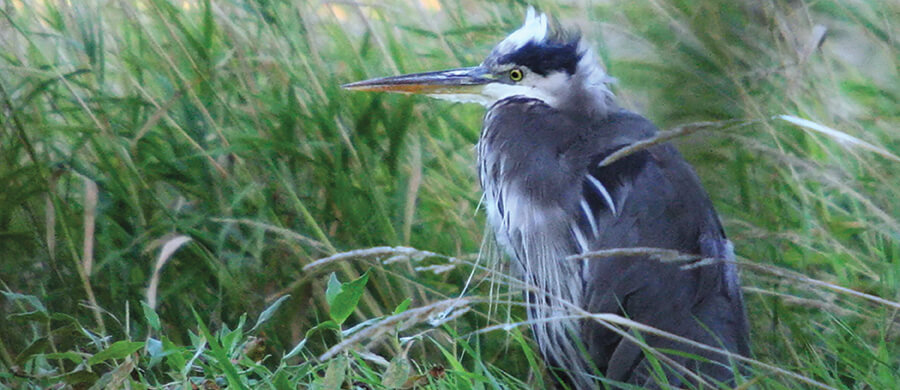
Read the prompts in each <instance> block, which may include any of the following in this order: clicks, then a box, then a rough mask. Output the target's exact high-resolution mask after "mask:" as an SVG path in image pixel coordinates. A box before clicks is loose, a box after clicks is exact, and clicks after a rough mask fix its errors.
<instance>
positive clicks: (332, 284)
mask: <svg viewBox="0 0 900 390" xmlns="http://www.w3.org/2000/svg"><path fill="white" fill-rule="evenodd" d="M340 292H341V282H340V281H339V280H338V278H337V275H335V274H334V272H332V273H331V276H330V277H329V278H328V287H327V288H326V289H325V300H326V301H327V302H328V306H329V307H330V306H331V305H333V304H334V298H336V297H337V295H338V293H340Z"/></svg>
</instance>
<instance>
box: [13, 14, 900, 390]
mask: <svg viewBox="0 0 900 390" xmlns="http://www.w3.org/2000/svg"><path fill="white" fill-rule="evenodd" d="M526 5H527V4H525V3H524V2H519V1H502V2H496V3H481V2H476V1H467V0H417V1H385V2H344V1H302V0H227V1H226V0H223V1H210V0H206V1H201V0H191V1H181V0H138V1H130V0H120V1H116V0H87V1H77V2H76V1H65V0H44V1H41V0H0V188H2V190H0V205H2V206H0V258H2V260H0V289H2V292H3V296H2V298H0V387H2V388H23V389H24V388H45V387H53V388H91V387H93V388H103V387H109V388H138V389H139V388H184V389H190V388H219V387H226V386H227V387H228V388H277V389H282V388H298V387H301V388H305V387H310V388H339V387H340V386H341V384H342V383H346V384H349V383H355V384H356V386H357V387H361V388H409V387H412V386H414V385H419V386H429V387H431V388H479V389H480V388H498V387H504V388H535V387H543V386H544V384H545V380H546V374H545V373H544V372H543V371H542V367H541V363H540V359H539V358H538V357H537V354H536V352H535V350H534V349H533V347H532V345H531V344H530V341H529V340H528V337H529V332H528V329H527V325H521V324H520V323H518V322H517V321H522V315H521V310H520V309H519V308H518V307H517V305H516V304H515V302H516V301H517V300H518V296H519V294H518V293H517V292H516V290H515V289H514V288H510V287H509V284H510V282H509V280H508V279H507V278H505V277H504V276H503V274H504V271H503V266H504V265H503V264H502V263H500V264H499V265H498V266H493V267H491V266H488V265H487V264H486V263H485V262H484V261H481V262H478V261H476V259H477V258H478V253H479V251H481V250H482V241H483V240H482V237H483V232H484V221H483V215H482V212H480V211H479V210H478V202H479V197H480V192H479V188H478V185H477V180H476V177H475V171H474V169H473V165H474V163H473V145H474V143H475V142H476V141H477V138H478V134H479V130H480V126H479V125H480V120H481V115H482V114H483V109H482V108H479V107H470V106H462V105H450V104H445V103H440V102H432V101H430V100H428V99H426V98H421V97H407V96H393V95H391V96H388V95H383V94H361V93H350V92H347V91H343V90H341V89H340V87H339V86H340V85H341V84H343V83H346V82H350V81H355V80H360V79H364V78H369V77H375V76H382V75H391V74H396V73H399V72H414V71H425V70H433V69H444V68H449V67H456V66H465V65H472V64H476V63H478V62H480V61H481V59H482V58H483V56H485V55H486V54H487V53H488V52H489V51H490V49H491V47H492V46H493V44H495V43H496V42H498V41H499V40H500V39H502V38H503V37H504V36H505V34H507V33H509V32H510V31H512V30H514V29H516V28H518V26H519V25H520V23H521V21H522V19H523V14H524V10H525V7H526ZM534 5H535V6H536V7H537V8H538V9H539V10H541V11H544V12H547V13H549V14H552V15H553V16H554V17H556V18H557V19H558V20H559V21H561V24H562V25H564V26H577V27H578V28H580V29H581V31H582V32H583V34H584V35H586V36H587V37H589V39H590V40H591V41H592V42H595V48H596V50H597V51H598V53H599V54H600V57H601V58H602V60H603V61H604V64H605V66H606V67H607V69H608V71H609V73H610V74H611V75H613V76H614V77H616V78H617V79H618V83H617V84H616V85H615V90H616V92H617V95H618V96H619V98H620V100H621V101H622V102H623V104H624V105H625V106H626V107H629V108H631V109H633V110H635V111H637V112H640V113H642V114H644V115H646V116H648V117H649V118H651V119H652V120H654V121H655V122H656V123H657V124H658V125H659V126H660V127H661V128H674V127H676V126H679V125H684V124H689V123H693V122H698V121H731V120H736V121H737V125H735V123H731V122H729V123H731V124H730V125H728V126H717V127H713V128H709V129H706V130H701V131H699V132H696V133H693V134H692V135H689V136H685V137H681V138H680V139H678V140H677V143H678V144H679V146H680V147H681V149H682V150H683V151H684V152H685V154H686V156H687V158H688V159H689V160H690V161H691V162H692V163H693V164H694V165H695V166H696V168H697V170H698V173H699V174H700V177H701V178H702V180H703V182H704V184H705V185H706V187H707V189H708V190H709V192H710V194H711V196H712V198H713V200H714V202H715V205H716V207H717V208H718V210H719V212H720V214H721V216H722V218H723V220H724V222H725V225H726V229H727V231H728V233H729V234H730V236H731V238H732V240H733V241H734V243H735V246H736V248H737V253H738V255H739V256H740V258H741V260H742V261H743V262H745V265H744V266H743V271H742V274H743V282H744V285H745V294H746V297H747V304H748V307H749V313H750V318H751V321H752V338H753V350H754V358H755V359H756V360H757V361H758V363H757V364H754V365H753V369H752V370H751V371H750V372H749V373H748V375H747V378H746V381H744V382H742V384H741V386H742V387H748V386H756V387H759V388H765V389H786V388H790V389H794V388H835V389H897V388H900V341H898V337H900V319H898V313H900V303H898V302H900V220H898V215H900V201H898V194H900V158H898V154H900V152H898V151H900V131H898V129H900V74H898V65H900V29H898V27H897V26H898V25H900V24H898V16H900V3H898V2H895V1H877V0H873V1H859V0H817V1H809V0H796V1H772V0H769V1H733V0H709V1H704V2H693V1H684V0H652V1H639V2H638V1H595V2H591V1H565V2H560V3H555V2H549V1H535V2H534ZM373 247H376V248H375V249H367V248H373ZM377 247H381V248H377ZM412 248H416V249H412ZM353 250H356V251H355V252H349V253H346V252H347V251H353ZM484 251H485V252H489V251H490V248H489V247H486V248H485V249H484ZM339 253H343V254H341V255H337V254H339ZM333 255H337V256H336V257H330V258H329V256H333ZM323 258H325V259H326V260H325V261H321V262H316V261H317V260H318V259H323ZM361 275H364V276H361ZM463 286H468V287H467V289H466V290H465V291H464V290H463ZM460 295H464V296H466V297H468V298H467V300H465V301H453V300H452V298H455V297H458V296H460ZM285 297H287V298H285ZM448 299H451V300H448ZM489 301H490V302H493V303H489ZM440 314H446V315H444V316H441V315H440ZM251 324H254V325H252V326H251ZM301 340H302V341H301Z"/></svg>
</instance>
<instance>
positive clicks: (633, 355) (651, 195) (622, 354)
mask: <svg viewBox="0 0 900 390" xmlns="http://www.w3.org/2000/svg"><path fill="white" fill-rule="evenodd" d="M600 127H601V128H600V129H597V131H598V132H600V133H601V134H607V136H606V137H605V138H606V140H607V142H608V141H609V139H610V138H609V137H610V136H608V135H609V134H616V137H617V138H619V139H624V140H627V139H628V138H629V135H631V136H632V137H633V138H643V137H645V136H646V134H648V133H652V132H655V128H654V127H653V125H652V124H651V123H650V122H649V121H648V120H646V119H644V118H642V117H640V116H638V115H635V114H631V113H627V112H622V113H619V114H614V115H612V116H611V117H610V118H609V120H607V121H606V122H604V123H602V124H601V126H600ZM598 138H604V137H598ZM622 146H624V144H618V145H617V144H612V145H610V144H609V143H607V144H606V148H605V149H601V150H600V152H595V153H594V154H592V155H590V157H586V156H580V157H578V158H581V159H583V160H589V161H591V162H590V163H589V164H588V166H587V169H586V172H585V177H584V182H583V186H582V198H581V200H580V203H579V205H578V206H577V208H578V209H579V210H580V211H581V215H582V218H581V221H580V223H579V230H580V231H581V232H580V233H581V234H582V235H583V236H585V237H588V239H587V241H588V242H587V244H586V245H587V246H588V247H589V248H587V249H590V250H598V249H610V248H622V247H651V248H666V249H675V250H678V251H681V252H685V253H690V254H698V255H701V256H703V257H707V258H717V259H725V260H732V259H733V254H732V252H731V244H730V242H729V241H728V239H727V238H726V237H725V234H724V231H723V229H722V226H721V224H720V222H719V219H718V216H717V215H716V212H715V210H714V209H713V206H712V203H711V202H710V200H709V198H708V196H707V194H706V192H705V191H704V190H703V187H702V185H701V183H700V181H699V179H698V178H697V176H696V174H695V173H694V171H693V169H692V168H691V167H690V165H689V164H688V163H687V162H685V161H684V159H683V158H682V157H681V155H680V154H679V153H678V152H677V151H676V150H675V148H674V147H672V146H671V145H668V144H664V145H659V146H655V147H652V148H649V149H646V150H642V151H639V152H636V153H634V154H631V155H629V156H627V157H625V158H623V159H621V160H618V161H616V162H615V163H613V164H611V165H609V166H606V167H599V166H598V165H597V163H598V162H599V161H600V160H602V159H603V158H604V157H606V156H608V155H609V154H610V153H612V152H613V151H615V150H616V149H618V148H620V147H622ZM598 149H599V148H598ZM577 152H578V151H575V153H577ZM586 152H589V151H586ZM583 246H584V245H583ZM584 282H585V286H584V295H585V296H584V302H586V304H587V308H588V309H589V310H590V311H591V312H595V313H598V312H599V313H618V314H622V315H625V316H627V317H629V318H631V319H633V320H636V321H638V322H641V323H644V324H647V325H650V326H653V327H656V328H659V329H662V330H664V331H667V332H670V333H674V334H677V335H680V336H682V337H687V338H690V339H693V340H696V341H699V342H701V343H704V344H708V345H712V346H715V347H721V348H725V349H727V350H729V351H732V352H736V353H739V354H742V355H747V354H748V353H749V347H748V342H747V326H746V319H745V314H744V308H743V300H742V297H741V292H740V285H739V281H738V275H737V271H736V269H735V266H734V264H733V263H713V264H709V265H705V266H700V267H696V268H691V269H683V268H682V267H681V265H678V264H666V263H662V262H660V261H658V260H655V259H649V258H645V257H627V258H624V257H623V258H612V259H600V260H591V261H590V262H589V263H588V264H587V272H586V278H585V280H584ZM583 332H584V334H583V338H584V340H585V342H586V345H587V346H588V350H589V353H590V354H591V355H592V359H593V361H594V362H595V364H597V366H598V368H600V370H601V371H603V372H605V373H606V374H607V376H608V377H609V378H610V379H614V380H621V381H627V382H631V383H638V384H641V383H643V381H644V380H646V376H647V374H646V369H645V368H642V367H644V366H646V364H647V363H646V361H645V359H644V356H643V353H642V351H641V349H640V348H639V347H637V346H636V345H634V344H632V343H629V342H623V341H622V339H621V338H620V337H619V336H618V335H616V334H615V333H613V332H611V331H610V330H608V329H606V328H604V327H602V326H599V325H597V324H586V325H585V328H584V330H583ZM645 338H646V341H647V342H648V343H649V344H650V345H651V346H654V347H657V348H673V349H678V350H682V351H686V352H689V353H694V354H697V355H699V356H702V357H704V358H707V359H709V360H711V361H712V362H707V363H697V362H693V363H692V362H689V361H686V360H688V359H684V358H678V357H675V359H676V360H679V361H680V362H682V363H684V364H687V365H688V366H689V367H690V366H696V367H695V368H696V369H697V370H698V371H700V372H702V373H703V374H704V375H709V376H711V377H713V378H715V379H718V380H723V381H730V380H731V378H732V376H733V375H732V370H731V369H730V368H729V367H727V364H728V363H727V359H725V358H723V357H722V356H720V355H718V354H713V353H709V352H705V351H702V350H698V349H696V348H689V347H687V346H686V345H683V344H680V343H676V342H674V341H671V340H668V339H666V338H663V337H657V336H652V335H645ZM717 362H718V363H721V364H718V363H717ZM722 364H724V366H723V365H722Z"/></svg>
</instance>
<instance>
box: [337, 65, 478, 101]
mask: <svg viewBox="0 0 900 390" xmlns="http://www.w3.org/2000/svg"><path fill="white" fill-rule="evenodd" d="M491 76H492V75H491V73H490V72H488V71H487V69H486V68H484V67H480V66H476V67H471V68H459V69H450V70H443V71H438V72H425V73H414V74H405V75H401V76H392V77H382V78H377V79H371V80H365V81H357V82H355V83H350V84H344V85H342V86H341V87H342V88H344V89H349V90H353V91H376V92H400V93H415V94H423V95H442V94H453V95H456V94H472V95H477V94H479V93H480V92H481V89H482V87H483V86H484V85H485V84H487V83H490V82H492V81H495V80H494V79H493V78H492V77H491Z"/></svg>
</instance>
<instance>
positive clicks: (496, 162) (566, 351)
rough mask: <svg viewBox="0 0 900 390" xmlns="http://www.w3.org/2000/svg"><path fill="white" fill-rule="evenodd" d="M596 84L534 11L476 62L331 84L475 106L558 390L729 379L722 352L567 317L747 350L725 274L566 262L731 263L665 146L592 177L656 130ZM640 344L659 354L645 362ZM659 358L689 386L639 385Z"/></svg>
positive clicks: (577, 55) (576, 40) (583, 62)
mask: <svg viewBox="0 0 900 390" xmlns="http://www.w3.org/2000/svg"><path fill="white" fill-rule="evenodd" d="M609 80H610V78H609V77H608V76H607V75H606V73H605V72H604V70H603V69H602V67H601V66H600V65H599V63H598V61H597V59H596V58H595V56H594V54H593V52H592V50H591V49H590V47H589V45H588V44H587V43H586V42H585V41H584V40H583V39H582V38H581V37H579V36H572V35H569V36H566V33H564V32H559V31H551V29H549V28H548V25H547V17H546V15H543V14H542V15H539V16H538V15H535V12H534V10H533V9H532V8H529V10H528V13H527V16H526V19H525V24H524V25H523V26H522V27H521V28H520V29H518V30H517V31H515V32H513V33H512V34H511V35H509V36H508V37H507V38H506V39H504V40H503V41H502V42H500V44H498V45H497V46H496V47H495V48H494V50H493V51H492V52H491V54H490V55H489V56H488V57H487V58H486V59H485V60H484V62H482V63H481V65H479V66H475V67H471V68H461V69H453V70H446V71H440V72H429V73H418V74H410V75H403V76H394V77H385V78H379V79H372V80H366V81H360V82H356V83H351V84H347V85H344V88H347V89H352V90H361V91H387V92H403V93H417V94H426V95H429V96H432V97H436V98H442V99H448V100H452V101H458V102H474V103H480V104H483V105H484V106H486V107H487V108H488V109H487V113H486V115H485V117H484V127H483V130H482V133H481V138H480V140H479V141H478V146H477V154H478V172H479V176H480V178H481V185H482V187H483V189H484V205H485V207H486V209H487V217H488V221H489V224H490V225H491V226H492V227H493V230H494V233H495V236H496V238H497V241H498V242H499V243H500V245H501V247H502V248H504V249H505V250H506V252H507V253H508V254H509V256H510V257H511V258H512V259H513V261H514V263H515V264H516V268H518V271H519V272H520V277H521V278H522V280H523V281H524V282H526V283H527V284H528V285H530V286H531V287H532V288H531V289H528V290H527V292H526V300H527V303H528V314H529V318H530V320H531V322H532V323H533V324H532V330H533V332H534V337H535V340H536V341H537V344H538V345H539V347H540V350H541V352H542V354H543V355H544V357H545V359H546V360H547V361H548V363H549V365H550V366H551V367H555V368H556V369H558V370H559V371H561V372H564V373H565V374H564V375H563V376H562V382H563V383H566V384H569V385H572V386H574V387H577V388H591V387H596V386H598V384H599V383H600V382H598V377H603V378H605V379H601V380H602V381H603V383H607V384H610V383H613V386H615V383H630V384H637V385H644V386H652V387H660V386H664V384H665V383H666V382H668V384H670V385H676V386H677V385H679V384H687V383H696V382H698V378H704V380H706V381H709V382H707V383H710V382H711V383H725V384H729V383H733V382H734V380H735V379H734V374H733V373H734V370H733V368H732V364H730V363H729V362H730V360H729V359H728V358H727V357H726V356H725V355H723V354H720V353H717V352H712V351H709V350H708V349H704V348H698V347H696V346H695V345H694V346H692V345H690V344H686V343H682V342H678V341H676V340H673V339H672V338H670V337H666V336H665V335H663V334H659V333H643V334H641V337H640V338H638V339H636V338H631V337H623V335H622V334H621V333H620V332H615V331H614V330H613V329H611V328H610V327H609V326H608V325H606V326H604V325H601V324H598V323H597V322H596V321H588V320H584V319H577V317H578V315H573V310H574V312H578V311H579V310H581V313H585V312H589V313H614V314H619V315H621V316H623V317H627V318H629V319H630V320H633V321H636V322H639V323H642V324H645V325H648V326H650V327H653V328H656V329H658V330H661V331H663V332H668V333H671V334H674V335H677V336H681V337H683V338H687V339H690V340H693V341H695V342H698V343H702V344H706V345H708V346H712V347H715V348H720V349H724V350H727V351H730V352H733V353H736V354H739V355H744V356H746V355H748V353H749V347H748V331H747V325H746V318H745V314H744V305H743V298H742V295H741V291H740V285H739V280H738V274H737V270H736V268H735V265H734V263H733V262H729V261H719V262H709V261H707V262H706V263H705V264H706V265H700V266H696V267H684V266H683V264H673V263H671V262H662V261H660V260H659V259H658V258H654V257H653V256H648V255H629V256H619V257H613V258H603V259H592V260H571V259H569V260H567V257H570V256H572V255H576V254H582V253H585V252H589V251H597V250H603V249H610V248H646V247H649V248H664V249H669V250H675V251H678V252H683V253H687V254H694V255H697V256H698V257H702V258H706V259H709V258H712V259H721V260H730V259H733V252H732V245H731V243H730V242H729V241H728V239H727V238H726V236H725V233H724V231H723V229H722V225H721V223H720V221H719V218H718V216H717V215H716V212H715V210H714V209H713V205H712V203H711V202H710V200H709V198H708V196H707V194H706V192H705V191H704V190H703V187H702V185H701V184H700V181H699V179H698V178H697V176H696V174H695V173H694V171H693V169H692V168H691V166H690V165H689V164H688V163H687V162H685V161H684V159H683V158H682V157H681V155H680V154H679V153H678V151H677V150H675V148H674V147H673V146H671V145H669V144H659V145H656V146H652V147H649V148H646V149H643V150H639V151H636V152H634V153H631V154H628V155H627V156H625V157H623V158H621V159H619V160H617V161H615V162H613V163H612V164H608V165H603V166H601V165H600V162H601V161H602V160H604V158H606V157H607V156H610V155H611V154H612V153H614V152H616V151H618V150H620V149H622V148H624V147H627V146H629V145H633V144H634V143H635V142H638V141H641V140H645V139H647V138H650V137H652V136H654V135H655V134H656V133H657V129H656V127H655V126H654V125H653V124H652V123H651V122H650V121H649V120H647V119H646V118H644V117H642V116H640V115H637V114H635V113H632V112H629V111H627V110H624V109H622V108H620V107H619V106H618V105H617V104H616V101H615V98H614V96H613V94H612V93H611V92H610V90H609V88H608V83H609ZM641 342H643V343H646V345H645V346H643V347H642V346H641V345H640V343H641ZM647 346H649V347H651V348H653V349H656V350H665V353H664V354H663V355H656V354H651V352H650V349H649V348H646V347H647ZM673 351H680V352H677V353H673ZM651 355H652V356H653V357H651ZM658 357H664V359H662V361H664V362H668V363H670V364H672V365H674V366H676V367H678V368H680V369H687V370H690V371H691V372H693V373H695V374H699V375H696V376H691V375H684V373H683V372H679V370H678V369H675V368H672V367H671V366H670V367H668V368H665V369H664V370H663V371H662V372H664V374H663V375H653V371H654V369H653V366H654V364H653V363H652V362H654V361H659V360H654V359H655V358H658Z"/></svg>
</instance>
